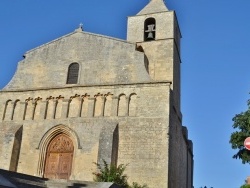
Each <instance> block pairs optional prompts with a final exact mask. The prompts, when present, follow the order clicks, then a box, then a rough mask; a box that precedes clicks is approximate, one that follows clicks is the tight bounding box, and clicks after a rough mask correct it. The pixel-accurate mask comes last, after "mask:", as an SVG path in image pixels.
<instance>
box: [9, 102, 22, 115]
mask: <svg viewBox="0 0 250 188" xmlns="http://www.w3.org/2000/svg"><path fill="white" fill-rule="evenodd" d="M20 103H21V101H20V100H19V99H17V100H16V101H15V102H14V106H13V113H12V117H11V120H22V114H21V113H20V112H21V104H20Z"/></svg>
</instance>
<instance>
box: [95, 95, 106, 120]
mask: <svg viewBox="0 0 250 188" xmlns="http://www.w3.org/2000/svg"><path fill="white" fill-rule="evenodd" d="M103 99H104V97H103V95H102V94H100V93H98V94H97V95H95V106H94V116H95V117H98V116H103V105H104V101H103Z"/></svg>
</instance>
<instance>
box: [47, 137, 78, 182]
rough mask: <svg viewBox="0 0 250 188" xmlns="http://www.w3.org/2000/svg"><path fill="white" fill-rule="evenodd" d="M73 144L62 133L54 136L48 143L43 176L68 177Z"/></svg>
mask: <svg viewBox="0 0 250 188" xmlns="http://www.w3.org/2000/svg"><path fill="white" fill-rule="evenodd" d="M73 156H74V144H73V142H72V140H71V138H70V137H69V136H67V135H66V134H64V133H61V134H58V135H57V136H55V137H54V138H53V139H52V140H51V141H50V142H49V144H48V147H47V152H46V160H45V169H44V177H45V178H49V179H69V177H70V175H71V170H72V162H73Z"/></svg>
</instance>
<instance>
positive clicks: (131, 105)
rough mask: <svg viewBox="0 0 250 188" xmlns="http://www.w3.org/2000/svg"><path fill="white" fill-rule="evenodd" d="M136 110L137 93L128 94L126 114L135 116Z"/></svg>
mask: <svg viewBox="0 0 250 188" xmlns="http://www.w3.org/2000/svg"><path fill="white" fill-rule="evenodd" d="M136 112H137V94H136V93H132V94H130V96H129V102H128V116H136Z"/></svg>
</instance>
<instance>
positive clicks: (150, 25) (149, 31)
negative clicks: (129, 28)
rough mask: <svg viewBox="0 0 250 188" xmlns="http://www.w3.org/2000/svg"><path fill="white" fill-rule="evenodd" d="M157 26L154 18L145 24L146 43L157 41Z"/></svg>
mask: <svg viewBox="0 0 250 188" xmlns="http://www.w3.org/2000/svg"><path fill="white" fill-rule="evenodd" d="M155 30H156V24H155V19H154V18H148V19H146V20H145V22H144V41H150V40H155Z"/></svg>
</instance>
